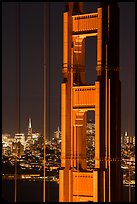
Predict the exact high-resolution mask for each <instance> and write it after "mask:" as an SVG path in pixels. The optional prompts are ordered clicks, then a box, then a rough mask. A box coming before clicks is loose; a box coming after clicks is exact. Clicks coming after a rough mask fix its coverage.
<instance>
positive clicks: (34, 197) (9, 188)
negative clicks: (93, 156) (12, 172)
mask: <svg viewBox="0 0 137 204" xmlns="http://www.w3.org/2000/svg"><path fill="white" fill-rule="evenodd" d="M42 190H43V182H42V181H23V180H18V181H17V202H43V194H42ZM131 193H132V195H131V197H132V202H135V187H132V188H131ZM58 194H59V185H58V183H55V182H46V202H59V199H58ZM2 199H3V201H4V202H6V201H7V202H14V180H2ZM4 202H2V203H4ZM123 202H128V187H127V186H124V187H123Z"/></svg>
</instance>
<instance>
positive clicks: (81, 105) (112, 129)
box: [59, 1, 123, 202]
mask: <svg viewBox="0 0 137 204" xmlns="http://www.w3.org/2000/svg"><path fill="white" fill-rule="evenodd" d="M92 36H96V38H97V66H96V76H97V77H96V80H95V83H94V84H92V85H91V84H87V83H86V79H85V41H86V38H87V37H92ZM89 54H90V53H89ZM92 68H93V67H91V69H92ZM90 110H92V111H95V169H94V170H93V171H92V172H91V171H89V170H87V166H86V121H87V111H90ZM61 132H62V143H61V145H62V146H61V169H60V172H59V179H60V183H59V201H60V202H61V201H63V202H66V201H67V202H75V201H77V202H80V201H94V202H107V201H109V202H117V201H118V202H120V201H121V200H122V183H123V177H122V171H121V83H120V80H119V8H118V5H117V3H116V2H111V1H110V3H108V2H106V3H101V5H100V7H99V8H98V9H97V11H96V12H95V13H84V11H83V3H82V2H67V4H66V11H65V12H64V16H63V82H62V84H61Z"/></svg>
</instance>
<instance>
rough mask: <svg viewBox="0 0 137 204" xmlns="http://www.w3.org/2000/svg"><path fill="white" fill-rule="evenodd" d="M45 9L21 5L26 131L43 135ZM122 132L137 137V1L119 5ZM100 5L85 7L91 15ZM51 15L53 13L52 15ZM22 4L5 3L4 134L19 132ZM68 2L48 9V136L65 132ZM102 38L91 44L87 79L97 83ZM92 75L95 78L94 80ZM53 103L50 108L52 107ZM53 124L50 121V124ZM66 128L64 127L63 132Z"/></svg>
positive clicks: (38, 5) (22, 115)
mask: <svg viewBox="0 0 137 204" xmlns="http://www.w3.org/2000/svg"><path fill="white" fill-rule="evenodd" d="M43 4H44V2H22V3H21V21H20V29H21V35H20V38H21V43H20V47H21V53H20V54H21V67H20V69H21V93H20V94H21V100H20V105H21V113H20V120H21V132H23V133H25V134H26V133H27V128H28V118H29V117H31V118H32V128H33V131H38V132H42V133H43ZM47 5H48V2H47ZM118 5H119V8H120V80H121V86H122V93H121V96H122V99H121V130H122V131H125V130H127V131H128V132H129V135H135V2H119V3H118ZM98 6H99V3H97V2H96V3H95V2H93V3H92V2H85V3H84V11H85V12H96V9H97V7H98ZM49 10H50V12H49ZM16 11H17V2H3V3H2V133H9V134H11V135H12V136H13V134H15V133H16V130H17V125H16V119H17V111H16V106H17V102H16V60H17V53H16V47H17V46H16V42H17V40H16V39H17V35H16V26H17V25H16V16H17V12H16ZM64 11H65V2H50V7H48V6H47V8H46V19H47V20H46V37H47V39H46V53H47V55H46V69H47V71H46V72H47V136H48V137H49V136H50V137H53V132H54V131H56V130H57V128H58V126H59V127H60V124H61V123H60V98H61V96H60V94H61V92H60V88H61V82H62V63H63V59H62V41H63V39H62V36H63V33H62V26H63V24H62V22H63V18H62V17H63V12H64ZM95 49H96V38H95V37H92V38H88V39H87V40H86V70H87V73H86V80H87V81H91V82H92V83H93V82H94V81H95V80H96V75H95V67H96V52H95ZM88 76H91V77H90V78H89V77H88ZM49 102H50V105H49ZM49 120H50V122H49ZM60 128H61V127H60Z"/></svg>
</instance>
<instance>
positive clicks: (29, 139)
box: [27, 118, 32, 142]
mask: <svg viewBox="0 0 137 204" xmlns="http://www.w3.org/2000/svg"><path fill="white" fill-rule="evenodd" d="M31 140H32V126H31V118H29V125H28V134H27V141H29V142H31Z"/></svg>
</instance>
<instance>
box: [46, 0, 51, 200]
mask: <svg viewBox="0 0 137 204" xmlns="http://www.w3.org/2000/svg"><path fill="white" fill-rule="evenodd" d="M48 9H49V11H48V16H49V19H48V20H49V45H48V46H49V47H48V48H49V75H48V77H49V96H48V98H49V101H48V105H49V115H48V116H49V118H48V119H49V138H50V83H51V81H50V2H49V8H48ZM50 139H51V138H50ZM48 200H49V191H48V199H47V202H48Z"/></svg>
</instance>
